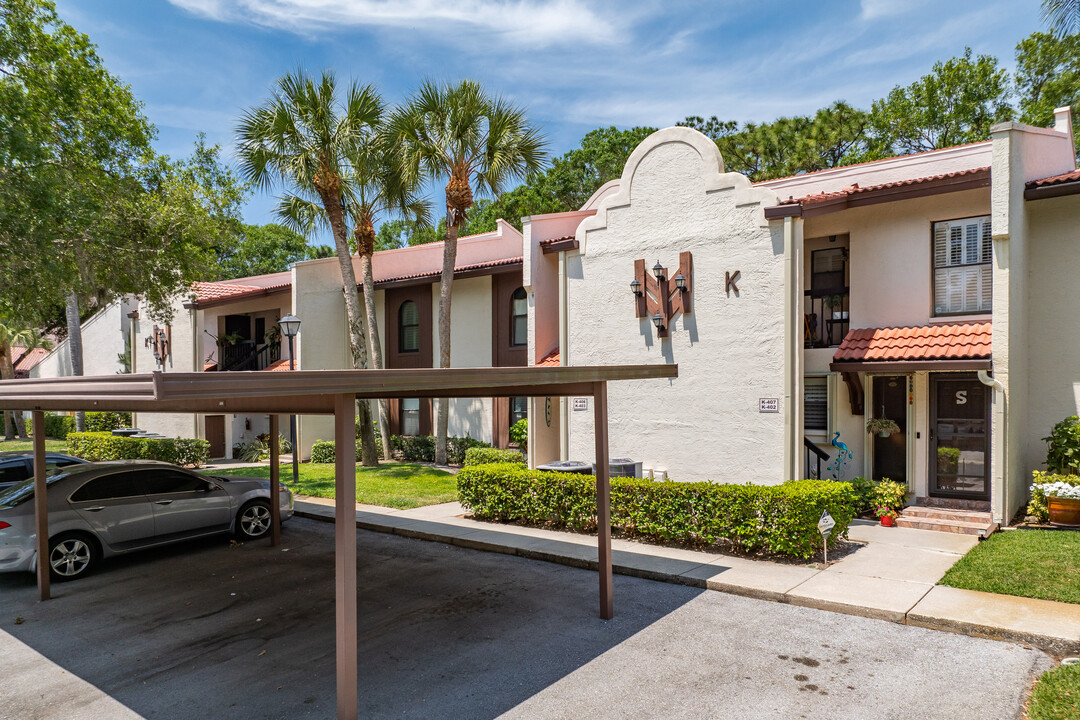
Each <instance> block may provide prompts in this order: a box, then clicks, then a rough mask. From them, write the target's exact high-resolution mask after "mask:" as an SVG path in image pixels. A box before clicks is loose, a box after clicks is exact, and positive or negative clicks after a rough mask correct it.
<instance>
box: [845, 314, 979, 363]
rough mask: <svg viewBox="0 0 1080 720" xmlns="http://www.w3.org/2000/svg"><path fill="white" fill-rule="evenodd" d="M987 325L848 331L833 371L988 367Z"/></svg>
mask: <svg viewBox="0 0 1080 720" xmlns="http://www.w3.org/2000/svg"><path fill="white" fill-rule="evenodd" d="M991 338H992V330H991V324H990V323H988V322H984V323H942V324H935V325H919V326H909V327H892V328H860V329H857V330H852V331H850V332H848V334H847V336H846V337H844V342H842V343H841V344H840V347H839V348H837V350H836V353H835V354H834V355H833V361H832V364H831V366H830V367H831V368H832V369H833V370H847V371H852V370H892V369H903V368H905V367H906V368H909V369H924V370H938V369H940V370H948V369H953V370H982V369H989V368H990V343H991Z"/></svg>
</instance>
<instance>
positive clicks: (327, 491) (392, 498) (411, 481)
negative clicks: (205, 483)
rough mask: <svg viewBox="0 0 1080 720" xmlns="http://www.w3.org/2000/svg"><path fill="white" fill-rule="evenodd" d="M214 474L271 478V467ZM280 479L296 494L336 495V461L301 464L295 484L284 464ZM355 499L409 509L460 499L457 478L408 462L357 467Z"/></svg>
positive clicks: (290, 468)
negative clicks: (297, 481)
mask: <svg viewBox="0 0 1080 720" xmlns="http://www.w3.org/2000/svg"><path fill="white" fill-rule="evenodd" d="M213 473H214V474H215V475H243V476H247V477H262V478H268V477H270V468H269V467H267V466H264V467H254V468H238V469H236V470H223V471H218V470H215V471H213ZM281 479H282V480H283V481H284V482H285V484H286V485H287V486H289V489H290V490H292V491H293V492H294V493H299V494H301V495H311V496H313V497H323V498H332V497H334V464H333V463H301V465H300V483H299V484H298V485H293V483H292V466H290V465H282V466H281ZM356 500H357V502H362V503H366V504H368V505H382V506H383V507H392V508H399V509H403V510H404V509H407V508H414V507H420V506H421V505H435V504H437V503H444V502H450V501H452V500H457V480H456V478H455V477H454V476H453V475H452V474H451V473H448V472H446V471H444V470H436V469H435V468H431V467H427V466H424V465H412V464H409V463H384V464H382V465H380V466H379V467H375V468H366V467H358V468H356Z"/></svg>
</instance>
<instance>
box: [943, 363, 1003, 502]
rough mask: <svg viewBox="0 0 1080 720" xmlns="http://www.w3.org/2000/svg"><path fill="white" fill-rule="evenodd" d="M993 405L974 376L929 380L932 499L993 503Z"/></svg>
mask: <svg viewBox="0 0 1080 720" xmlns="http://www.w3.org/2000/svg"><path fill="white" fill-rule="evenodd" d="M989 413H990V403H989V402H988V393H987V388H986V386H985V385H983V384H982V383H981V382H979V380H978V378H976V377H973V376H971V375H959V374H958V375H931V376H930V495H931V496H934V497H949V498H968V499H971V500H989V499H990V434H989V432H988V431H989V426H990V415H989Z"/></svg>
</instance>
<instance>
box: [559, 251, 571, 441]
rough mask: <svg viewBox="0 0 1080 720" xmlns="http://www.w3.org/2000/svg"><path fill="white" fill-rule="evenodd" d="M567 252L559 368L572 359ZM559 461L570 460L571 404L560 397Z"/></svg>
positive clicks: (562, 265) (562, 259) (562, 254)
mask: <svg viewBox="0 0 1080 720" xmlns="http://www.w3.org/2000/svg"><path fill="white" fill-rule="evenodd" d="M566 306H567V297H566V251H565V250H560V251H559V366H560V367H566V366H567V365H569V359H570V342H569V331H568V329H567V325H566V312H567V309H566ZM559 459H560V460H569V459H570V404H569V399H568V398H566V397H565V396H561V397H559Z"/></svg>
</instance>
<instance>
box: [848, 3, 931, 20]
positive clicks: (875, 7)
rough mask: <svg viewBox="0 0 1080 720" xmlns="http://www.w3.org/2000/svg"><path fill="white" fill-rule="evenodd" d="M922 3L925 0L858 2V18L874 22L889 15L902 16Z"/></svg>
mask: <svg viewBox="0 0 1080 720" xmlns="http://www.w3.org/2000/svg"><path fill="white" fill-rule="evenodd" d="M924 2H925V0H859V5H860V10H861V11H860V13H859V16H860V17H861V18H862V19H863V20H876V19H878V18H882V17H889V16H890V15H903V14H905V13H909V12H911V11H912V10H914V9H915V8H916V7H918V6H919V5H922V4H923V3H924Z"/></svg>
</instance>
